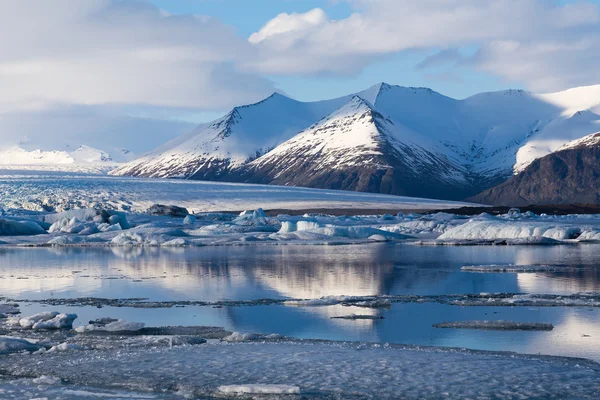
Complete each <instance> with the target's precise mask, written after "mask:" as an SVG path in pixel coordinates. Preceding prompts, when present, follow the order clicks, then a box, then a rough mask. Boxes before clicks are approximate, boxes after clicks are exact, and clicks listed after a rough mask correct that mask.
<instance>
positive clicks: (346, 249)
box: [0, 244, 600, 361]
mask: <svg viewBox="0 0 600 400" xmlns="http://www.w3.org/2000/svg"><path fill="white" fill-rule="evenodd" d="M488 264H525V265H530V264H560V265H563V266H568V267H569V268H568V269H566V270H565V271H561V272H543V271H542V272H527V273H497V272H485V273H480V272H477V273H476V272H465V271H461V267H462V266H464V265H488ZM598 265H600V245H598V244H581V245H572V246H569V245H563V246H551V247H546V246H494V247H492V246H472V247H441V246H440V247H422V246H414V245H409V244H400V245H396V244H369V245H354V246H294V245H287V246H243V247H204V248H176V249H159V248H2V249H0V293H1V295H2V296H4V297H5V298H9V299H17V300H20V301H18V303H19V305H20V308H21V311H22V313H23V314H24V315H27V314H32V313H34V312H38V311H42V310H57V311H61V312H75V313H77V314H78V315H79V318H78V320H77V321H76V323H75V326H78V325H81V324H84V323H87V321H88V320H90V319H95V318H98V317H106V316H109V317H115V318H123V319H127V320H131V321H140V322H145V323H146V325H147V326H164V325H210V326H222V327H225V328H226V329H228V330H230V331H241V332H254V333H265V334H270V333H278V334H282V335H286V336H291V337H296V338H314V339H332V340H351V341H369V342H389V343H397V344H415V345H427V346H451V347H465V348H470V349H482V350H501V351H506V350H507V351H516V352H520V353H532V354H538V353H541V354H548V355H562V356H576V357H585V358H589V359H593V360H596V361H600V346H599V344H600V308H588V307H523V306H516V307H511V306H502V307H498V306H495V307H482V306H477V307H475V306H467V307H464V306H457V305H449V304H442V303H439V302H424V303H419V302H411V303H394V304H392V305H391V307H389V308H376V309H373V308H362V307H354V306H351V307H349V306H344V305H332V306H320V307H295V306H291V305H285V304H281V303H277V304H270V305H256V304H249V305H245V306H237V305H235V306H234V305H231V306H229V305H225V306H219V307H214V306H210V305H209V306H184V307H181V306H173V307H169V308H132V307H113V306H103V307H101V308H99V307H96V306H76V305H68V306H66V305H55V306H51V305H46V304H44V303H38V302H34V301H33V300H43V299H59V298H70V299H77V298H86V297H95V298H107V299H123V298H147V299H149V300H151V301H160V302H165V301H186V300H190V301H206V302H215V301H228V300H258V299H271V300H279V299H289V298H291V299H314V298H321V297H324V296H340V295H349V296H370V295H409V294H410V295H418V296H435V295H444V294H480V293H538V294H556V295H566V294H572V293H579V292H599V291H600V267H599V266H598ZM27 300H29V301H27ZM351 314H360V315H369V316H380V317H383V319H375V320H345V319H332V318H331V317H339V316H347V315H351ZM466 320H510V321H520V322H544V323H551V324H553V325H554V326H555V328H554V330H552V331H483V330H468V329H440V328H434V327H433V326H432V325H433V324H436V323H441V322H452V321H466Z"/></svg>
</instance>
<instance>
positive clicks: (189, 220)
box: [183, 214, 196, 225]
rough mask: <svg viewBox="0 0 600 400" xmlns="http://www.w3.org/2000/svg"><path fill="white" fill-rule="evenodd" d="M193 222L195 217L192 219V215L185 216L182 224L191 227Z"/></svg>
mask: <svg viewBox="0 0 600 400" xmlns="http://www.w3.org/2000/svg"><path fill="white" fill-rule="evenodd" d="M194 222H196V217H194V216H193V215H191V214H190V215H186V217H185V218H184V219H183V224H184V225H191V224H193V223H194Z"/></svg>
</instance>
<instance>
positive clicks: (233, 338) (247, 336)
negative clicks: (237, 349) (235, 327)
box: [223, 332, 262, 342]
mask: <svg viewBox="0 0 600 400" xmlns="http://www.w3.org/2000/svg"><path fill="white" fill-rule="evenodd" d="M261 338H262V336H260V335H258V334H256V333H241V332H233V333H232V334H231V335H229V336H227V337H224V338H223V340H224V341H226V342H250V341H253V340H259V339H261Z"/></svg>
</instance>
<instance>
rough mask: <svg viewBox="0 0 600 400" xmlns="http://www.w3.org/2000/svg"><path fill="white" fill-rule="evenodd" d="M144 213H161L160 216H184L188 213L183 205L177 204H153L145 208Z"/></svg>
mask: <svg viewBox="0 0 600 400" xmlns="http://www.w3.org/2000/svg"><path fill="white" fill-rule="evenodd" d="M146 214H150V215H161V216H169V217H175V218H184V217H185V216H187V215H188V214H189V212H188V210H187V209H186V208H184V207H178V206H173V205H170V206H166V205H163V204H154V205H153V206H152V207H150V208H149V209H148V210H146Z"/></svg>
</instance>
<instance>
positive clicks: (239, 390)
mask: <svg viewBox="0 0 600 400" xmlns="http://www.w3.org/2000/svg"><path fill="white" fill-rule="evenodd" d="M218 390H219V392H221V393H225V394H299V393H300V388H299V387H298V386H292V385H266V384H248V385H224V386H219V389H218Z"/></svg>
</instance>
